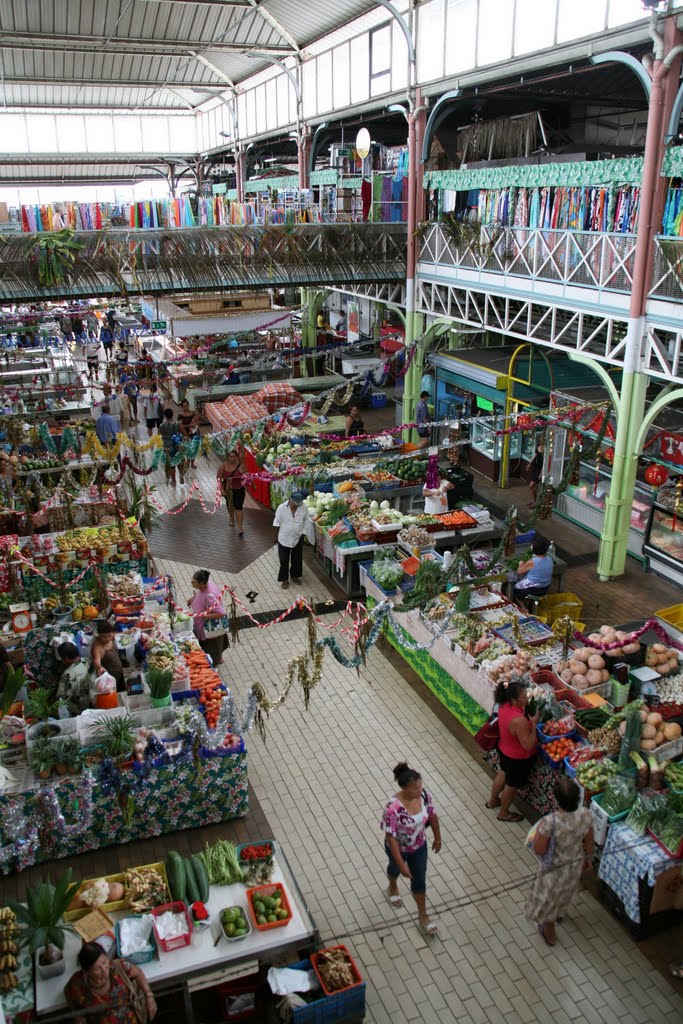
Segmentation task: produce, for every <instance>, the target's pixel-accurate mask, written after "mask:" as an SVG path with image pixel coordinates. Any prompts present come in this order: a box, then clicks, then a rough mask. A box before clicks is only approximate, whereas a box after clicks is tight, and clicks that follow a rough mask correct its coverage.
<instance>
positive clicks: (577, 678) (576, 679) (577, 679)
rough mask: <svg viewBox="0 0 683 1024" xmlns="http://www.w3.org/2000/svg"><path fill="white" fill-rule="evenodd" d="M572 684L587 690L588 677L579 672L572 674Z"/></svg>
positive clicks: (579, 688)
mask: <svg viewBox="0 0 683 1024" xmlns="http://www.w3.org/2000/svg"><path fill="white" fill-rule="evenodd" d="M572 686H574V687H575V688H576V689H577V690H585V689H586V688H587V687H588V679H587V677H586V676H585V675H581V674H580V673H578V672H577V674H576V675H574V676H572Z"/></svg>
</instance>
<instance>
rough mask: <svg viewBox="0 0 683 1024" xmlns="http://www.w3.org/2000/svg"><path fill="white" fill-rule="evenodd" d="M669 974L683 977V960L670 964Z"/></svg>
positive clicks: (674, 976)
mask: <svg viewBox="0 0 683 1024" xmlns="http://www.w3.org/2000/svg"><path fill="white" fill-rule="evenodd" d="M669 974H670V975H671V977H672V978H683V962H681V963H675V964H669Z"/></svg>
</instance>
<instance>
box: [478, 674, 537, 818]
mask: <svg viewBox="0 0 683 1024" xmlns="http://www.w3.org/2000/svg"><path fill="white" fill-rule="evenodd" d="M494 699H495V701H496V702H497V704H498V705H499V707H498V730H499V732H500V739H499V741H498V754H499V757H500V770H499V772H498V774H497V775H496V777H495V778H494V780H493V785H492V787H491V796H490V797H489V799H488V800H487V802H486V806H487V807H488V808H490V809H493V808H494V807H499V808H500V811H499V812H498V821H521V820H522V815H521V814H517V813H516V812H512V811H510V804H511V803H512V801H513V800H514V799H515V797H516V796H517V792H518V790H520V789H523V788H524V786H526V784H527V782H528V781H529V775H530V774H531V769H532V768H533V765H534V762H535V757H534V755H535V753H536V742H537V741H536V726H537V724H538V719H539V713H538V712H536V714H535V715H532V716H531V717H530V718H527V717H526V714H525V710H526V705H527V700H528V697H527V689H526V686H525V685H524V683H520V682H517V681H513V682H511V683H508V684H507V685H506V684H505V683H499V684H498V687H497V689H496V693H495V698H494ZM499 797H501V799H499Z"/></svg>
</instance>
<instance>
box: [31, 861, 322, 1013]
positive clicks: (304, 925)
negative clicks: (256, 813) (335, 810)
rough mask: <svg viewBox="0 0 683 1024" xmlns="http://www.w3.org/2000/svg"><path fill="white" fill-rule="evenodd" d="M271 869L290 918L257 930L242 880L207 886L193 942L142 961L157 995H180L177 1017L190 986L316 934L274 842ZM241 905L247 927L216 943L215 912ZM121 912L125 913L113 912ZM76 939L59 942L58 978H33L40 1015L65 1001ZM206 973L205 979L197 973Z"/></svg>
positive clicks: (291, 953) (276, 955) (305, 943)
mask: <svg viewBox="0 0 683 1024" xmlns="http://www.w3.org/2000/svg"><path fill="white" fill-rule="evenodd" d="M274 848H275V872H274V876H273V881H275V882H281V883H283V884H284V886H285V889H286V893H287V899H288V900H289V904H290V907H291V910H292V918H291V920H290V922H289V923H288V924H287V925H286V926H284V927H279V928H269V929H267V930H266V931H258V930H257V929H256V928H254V922H253V920H252V918H251V916H250V915H249V912H248V911H246V909H245V908H246V905H247V900H246V896H245V892H246V889H245V887H244V886H243V885H239V884H238V885H212V886H211V890H210V894H209V899H208V900H207V901H206V907H207V909H208V911H209V914H210V926H209V927H208V928H203V929H196V928H195V930H194V932H193V934H192V943H191V945H189V946H185V947H183V948H181V949H175V950H173V951H172V952H170V953H165V952H163V951H159V953H158V958H157V959H154V960H152V961H151V962H150V963H146V964H143V965H142V966H141V970H142V971H144V973H145V976H146V977H147V980H148V981H149V983H150V985H151V986H152V989H153V990H154V992H155V993H156V994H159V993H160V992H161V991H162V990H163V991H164V992H168V991H169V989H174V988H175V989H180V990H182V991H183V993H184V995H185V1012H184V1013H183V1012H182V1011H181V1010H180V1009H179V1010H178V1020H180V1019H182V1020H185V1021H192V1020H193V1019H194V1017H193V1015H192V1008H191V1004H190V1000H189V991H190V990H193V989H199V988H204V987H207V986H208V985H210V984H217V983H219V982H220V981H221V980H225V975H226V971H227V970H228V969H230V968H233V967H235V966H236V965H238V964H240V963H244V962H246V961H253V960H262V961H265V962H271V961H276V960H277V961H279V962H282V959H283V958H284V957H285V955H286V956H287V957H288V959H287V960H285V961H284V962H289V961H291V960H296V959H297V951H299V950H305V951H307V950H310V949H312V948H313V947H314V944H315V941H316V939H317V928H316V925H315V922H314V920H313V918H312V917H311V913H310V911H309V909H308V907H307V905H306V901H305V899H304V897H303V895H302V893H301V890H300V889H299V886H298V885H297V882H296V879H295V878H294V875H293V873H292V869H291V868H290V866H289V863H288V861H287V858H286V857H285V854H284V853H283V851H282V848H281V846H280V845H279V843H274ZM232 906H241V907H242V908H243V909H245V912H246V913H247V919H248V921H249V923H250V925H251V932H250V934H249V935H247V936H246V937H245V938H244V939H241V940H240V941H239V942H235V941H232V942H228V941H227V939H225V938H221V939H220V940H219V941H218V942H216V939H217V937H218V936H219V934H222V931H221V927H220V911H221V910H222V909H223V908H225V907H232ZM112 916H113V917H116V918H121V917H125V916H126V915H125V914H118V913H117V914H113V915H112ZM80 943H81V940H80V938H79V936H77V935H67V937H66V944H65V947H64V955H65V958H66V972H65V973H64V974H62V975H61V976H60V977H58V978H48V979H43V978H38V980H37V983H36V1012H37V1013H38V1014H39V1015H42V1014H46V1013H54V1012H55V1011H59V1010H63V1009H64V1008H65V1006H66V1001H65V999H64V985H65V984H66V982H67V981H68V979H69V978H70V977H71V975H72V974H73V973H74V971H75V970H76V969H77V964H76V954H77V952H78V949H79V947H80ZM202 975H205V976H206V977H205V978H202Z"/></svg>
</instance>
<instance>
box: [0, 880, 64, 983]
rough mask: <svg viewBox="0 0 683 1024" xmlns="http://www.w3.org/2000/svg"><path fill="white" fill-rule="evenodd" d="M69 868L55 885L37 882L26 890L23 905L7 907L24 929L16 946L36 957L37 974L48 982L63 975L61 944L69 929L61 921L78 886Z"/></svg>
mask: <svg viewBox="0 0 683 1024" xmlns="http://www.w3.org/2000/svg"><path fill="white" fill-rule="evenodd" d="M72 874H73V868H69V869H68V870H67V871H65V872H64V874H63V875H62V876H61V878H60V879H59V881H58V882H57V884H56V885H53V884H52V882H51V881H50V879H49V878H48V879H46V880H45V881H43V882H38V884H37V885H35V886H31V887H29V888H28V889H27V890H26V905H25V906H24V904H23V903H10V909H11V910H12V912H13V913H14V914H15V915H16V918H17V921H19V923H20V924H22V925H23V926H24V927H23V929H22V930H21V932H20V933H19V942H20V944H21V945H23V946H26V947H27V948H28V950H29V952H30V953H31V954H32V955H35V957H36V964H37V968H38V974H39V975H40V977H42V978H52V977H56V976H57V975H59V974H63V973H64V968H65V963H64V940H65V938H66V935H67V932H73V931H74V929H73V928H72V927H71V925H68V924H64V922H63V921H62V918H63V916H64V913H65V912H66V910H68V908H69V904H70V903H71V901H72V899H73V898H74V896H75V895H76V893H77V892H78V888H79V883H78V882H72V881H71V876H72Z"/></svg>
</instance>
